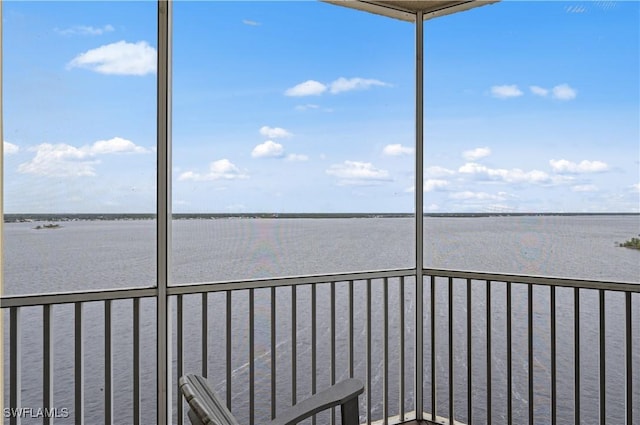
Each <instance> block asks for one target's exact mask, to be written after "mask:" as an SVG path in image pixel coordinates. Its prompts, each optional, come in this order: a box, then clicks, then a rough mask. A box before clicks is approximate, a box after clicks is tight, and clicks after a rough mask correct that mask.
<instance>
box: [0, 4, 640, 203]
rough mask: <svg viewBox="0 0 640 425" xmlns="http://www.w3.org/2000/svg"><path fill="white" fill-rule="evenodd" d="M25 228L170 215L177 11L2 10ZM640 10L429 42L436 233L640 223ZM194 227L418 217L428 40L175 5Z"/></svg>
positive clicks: (526, 16) (253, 10) (489, 11)
mask: <svg viewBox="0 0 640 425" xmlns="http://www.w3.org/2000/svg"><path fill="white" fill-rule="evenodd" d="M3 8H4V10H3V23H2V24H3V42H4V46H3V47H4V49H3V63H4V70H3V72H4V76H3V77H4V82H3V84H4V93H3V96H4V97H3V101H4V123H3V124H4V129H3V131H4V135H3V136H4V190H5V212H7V213H17V212H153V211H154V209H155V192H154V191H155V147H154V144H155V137H156V134H155V111H156V108H155V100H156V97H155V96H156V95H155V84H156V70H155V58H156V47H157V45H156V44H157V42H156V15H155V13H156V5H155V3H153V2H107V3H88V2H87V3H84V2H83V3H80V2H43V3H36V2H13V1H9V2H3ZM639 22H640V2H637V1H627V2H517V1H511V2H509V1H507V2H501V3H499V4H495V5H491V6H485V7H480V8H477V9H474V10H471V11H468V12H464V13H459V14H456V15H451V16H447V17H442V18H438V19H434V20H431V21H427V22H426V24H425V54H426V68H425V78H426V81H425V140H426V146H425V165H426V168H425V176H424V182H425V184H424V186H425V211H427V212H638V211H640V207H639V205H640V146H639V140H640V118H639V117H640V106H639V105H640V84H639V77H638V75H640V69H639V68H640V67H639V62H640V59H639V57H640V46H639V40H640V29H639ZM174 31H175V32H174V55H173V59H174V69H173V77H174V80H173V89H174V92H173V170H172V171H173V188H172V190H173V209H174V211H175V212H412V211H413V209H414V206H413V205H414V201H413V196H414V195H413V179H414V177H413V176H414V150H413V145H414V124H413V122H414V106H413V91H414V80H413V78H414V77H413V72H414V63H413V60H414V42H413V37H414V27H413V25H412V24H410V23H407V22H402V21H397V20H393V19H388V18H384V17H380V16H376V15H371V14H368V13H363V12H357V11H352V10H349V9H345V8H341V7H336V6H332V5H328V4H324V3H320V2H266V1H263V2H176V4H175V5H174Z"/></svg>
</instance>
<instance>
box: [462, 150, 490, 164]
mask: <svg viewBox="0 0 640 425" xmlns="http://www.w3.org/2000/svg"><path fill="white" fill-rule="evenodd" d="M489 155H491V149H489V148H487V147H484V148H475V149H471V150H468V151H464V152H462V157H463V158H464V159H466V160H467V161H477V160H479V159H480V158H484V157H487V156H489Z"/></svg>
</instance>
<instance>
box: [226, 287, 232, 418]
mask: <svg viewBox="0 0 640 425" xmlns="http://www.w3.org/2000/svg"><path fill="white" fill-rule="evenodd" d="M226 298H227V320H226V325H227V335H226V340H227V341H226V342H227V347H226V348H227V353H226V361H227V371H226V372H227V379H226V381H227V408H228V409H229V410H232V409H231V399H232V395H233V393H232V391H231V378H232V376H231V371H232V370H233V364H232V359H231V355H232V352H231V347H232V346H233V341H232V340H231V339H232V334H231V328H232V324H233V323H232V317H233V316H232V311H231V309H232V303H231V301H232V300H231V291H227V294H226Z"/></svg>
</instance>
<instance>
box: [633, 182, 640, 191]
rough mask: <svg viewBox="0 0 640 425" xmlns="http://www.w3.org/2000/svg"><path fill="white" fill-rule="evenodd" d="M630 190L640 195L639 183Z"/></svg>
mask: <svg viewBox="0 0 640 425" xmlns="http://www.w3.org/2000/svg"><path fill="white" fill-rule="evenodd" d="M631 190H633V191H634V192H638V193H640V183H636V184H632V185H631Z"/></svg>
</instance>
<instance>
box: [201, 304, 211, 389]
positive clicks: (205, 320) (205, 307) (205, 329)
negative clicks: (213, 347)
mask: <svg viewBox="0 0 640 425" xmlns="http://www.w3.org/2000/svg"><path fill="white" fill-rule="evenodd" d="M201 342H202V360H201V363H202V376H204V377H205V378H206V377H207V376H208V375H209V373H208V369H209V368H208V365H209V344H208V342H209V293H208V292H203V293H202V336H201Z"/></svg>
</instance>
